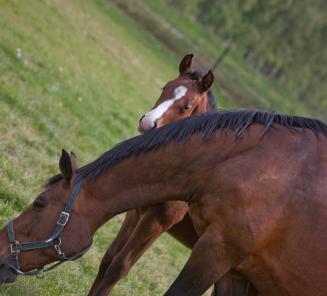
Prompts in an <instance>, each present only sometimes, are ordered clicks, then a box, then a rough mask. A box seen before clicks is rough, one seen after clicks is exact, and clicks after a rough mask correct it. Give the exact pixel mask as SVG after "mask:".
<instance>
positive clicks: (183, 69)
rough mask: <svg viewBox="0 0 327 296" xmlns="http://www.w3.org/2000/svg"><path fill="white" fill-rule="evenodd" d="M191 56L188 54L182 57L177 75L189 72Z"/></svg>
mask: <svg viewBox="0 0 327 296" xmlns="http://www.w3.org/2000/svg"><path fill="white" fill-rule="evenodd" d="M192 59H193V54H192V53H191V54H188V55H186V56H185V57H183V59H182V61H181V62H180V64H179V74H180V75H184V74H187V73H190V72H191V65H192Z"/></svg>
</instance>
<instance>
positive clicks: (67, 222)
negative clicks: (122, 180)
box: [0, 150, 93, 283]
mask: <svg viewBox="0 0 327 296" xmlns="http://www.w3.org/2000/svg"><path fill="white" fill-rule="evenodd" d="M59 167H60V171H61V174H59V175H56V176H54V177H52V178H51V179H50V181H49V182H48V184H47V185H45V186H44V190H43V192H42V193H40V194H39V195H38V196H37V197H36V199H35V200H34V201H33V203H32V204H31V205H30V206H29V207H28V208H27V209H26V210H25V211H24V212H23V213H21V214H20V215H19V216H18V217H17V218H15V219H14V220H12V221H11V222H9V223H8V225H7V226H6V227H5V228H3V229H2V230H1V231H0V283H1V282H14V281H15V279H16V275H17V274H21V272H23V273H25V272H28V271H31V270H33V269H37V268H41V267H43V266H44V265H46V264H48V263H51V262H54V261H57V260H60V261H61V260H62V261H64V260H67V259H68V260H72V259H75V255H76V257H78V256H80V255H82V254H83V253H84V252H83V250H84V249H85V250H86V248H85V247H86V246H89V245H90V243H91V242H92V235H93V233H92V231H91V230H90V229H91V226H90V225H89V224H88V223H87V221H88V219H85V217H86V216H87V214H88V210H87V207H85V206H84V207H82V206H81V203H83V200H84V204H85V202H86V201H85V198H86V197H87V192H86V191H85V190H84V189H83V187H81V188H80V187H79V188H76V184H78V185H80V184H81V183H79V182H77V181H78V180H77V177H76V173H75V172H76V170H77V162H76V157H75V156H74V154H73V153H71V155H69V153H68V152H66V151H65V150H63V151H62V155H61V158H60V161H59ZM74 191H75V193H74ZM73 195H75V196H77V195H78V199H77V200H76V202H73V203H72V205H73V208H72V209H71V211H70V210H69V209H68V210H67V207H66V208H65V206H66V205H67V204H69V202H68V201H69V200H72V199H71V197H72V196H73ZM65 210H67V212H69V213H63V211H65ZM68 218H69V219H68Z"/></svg>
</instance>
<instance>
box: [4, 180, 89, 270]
mask: <svg viewBox="0 0 327 296" xmlns="http://www.w3.org/2000/svg"><path fill="white" fill-rule="evenodd" d="M82 181H83V179H82V178H78V179H77V180H76V182H75V184H74V186H73V189H72V192H71V194H70V197H69V199H68V201H67V203H66V205H65V208H64V210H63V211H62V212H61V213H60V215H59V218H58V220H57V224H56V227H55V229H54V231H53V233H52V235H51V236H50V237H49V238H48V239H47V240H44V241H36V242H27V243H19V242H18V241H17V240H16V239H15V232H14V222H13V220H11V221H9V222H8V224H7V233H8V240H9V256H10V258H11V261H12V264H9V265H8V266H9V267H11V268H12V269H13V270H14V271H15V273H16V274H17V275H29V276H33V275H39V274H40V273H41V272H46V271H50V270H51V269H53V268H55V267H57V266H58V265H60V264H62V263H64V262H65V261H71V260H75V259H77V258H79V257H81V256H82V255H84V254H85V253H86V252H87V251H88V250H89V249H90V247H91V245H92V242H91V243H90V244H89V245H88V246H86V247H85V248H83V249H82V250H81V251H80V252H78V253H77V254H75V255H73V256H70V257H67V256H66V255H65V254H64V253H63V252H62V250H61V249H60V246H61V239H60V237H61V235H62V232H63V231H64V228H65V225H66V224H67V222H68V220H69V215H70V212H71V210H72V207H73V204H74V202H75V200H76V198H77V196H78V193H79V191H80V189H81V185H82ZM49 247H53V248H54V249H55V251H56V253H57V257H58V261H57V262H56V263H55V264H53V265H51V266H50V267H48V268H44V266H42V267H39V268H37V269H35V270H31V271H26V272H24V271H21V270H20V265H19V259H18V254H19V253H20V252H21V251H27V250H36V249H43V248H49Z"/></svg>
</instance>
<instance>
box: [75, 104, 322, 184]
mask: <svg viewBox="0 0 327 296" xmlns="http://www.w3.org/2000/svg"><path fill="white" fill-rule="evenodd" d="M252 124H260V125H262V126H263V129H262V135H264V134H265V133H266V132H267V131H268V130H269V129H270V128H272V127H275V126H277V125H280V126H284V127H286V128H287V129H290V130H298V131H300V130H302V129H309V130H311V131H313V132H314V133H315V134H319V133H320V134H323V135H325V136H327V125H326V124H325V123H323V122H321V121H319V120H316V119H311V118H305V117H299V116H288V115H281V114H275V113H270V112H266V111H262V110H253V109H245V110H237V111H220V112H214V113H207V114H204V115H200V116H191V117H189V118H187V119H184V120H180V121H176V122H174V123H171V124H168V125H165V126H163V127H160V128H157V129H153V130H151V131H149V132H147V133H146V134H144V135H140V136H136V137H134V138H131V139H128V140H126V141H124V142H122V143H120V144H118V145H117V146H115V147H114V148H113V149H111V150H109V151H108V152H106V153H104V154H103V155H102V156H100V157H99V158H98V159H96V160H95V161H93V162H91V163H89V164H87V165H85V166H84V167H81V168H80V169H79V170H78V175H79V176H80V177H82V178H91V179H92V178H95V177H96V176H98V175H99V174H101V173H102V172H104V171H105V170H107V169H109V168H110V167H112V166H113V165H115V164H117V163H118V162H120V161H122V160H124V159H127V158H129V157H132V156H137V155H140V154H142V153H146V152H149V151H153V150H157V149H160V148H163V147H165V146H166V145H167V144H169V143H170V142H172V141H176V142H181V141H186V140H188V139H189V138H190V137H191V136H192V135H193V134H195V133H201V134H202V136H203V138H204V139H205V140H209V139H210V138H211V136H212V135H213V134H214V133H215V131H216V130H217V129H219V128H227V129H230V130H232V131H234V133H235V137H236V138H240V137H242V136H244V134H245V133H246V132H247V130H248V128H249V127H250V126H251V125H252Z"/></svg>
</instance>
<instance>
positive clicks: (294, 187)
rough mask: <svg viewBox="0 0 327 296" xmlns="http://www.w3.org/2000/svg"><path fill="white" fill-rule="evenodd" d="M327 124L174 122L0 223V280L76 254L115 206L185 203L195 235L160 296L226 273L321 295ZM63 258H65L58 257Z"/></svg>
mask: <svg viewBox="0 0 327 296" xmlns="http://www.w3.org/2000/svg"><path fill="white" fill-rule="evenodd" d="M326 145H327V125H326V124H324V123H323V122H321V121H319V120H315V119H310V118H304V117H298V116H287V115H281V114H273V113H270V112H265V111H260V110H240V111H229V112H217V113H210V114H205V115H200V116H192V117H190V118H187V119H184V120H181V121H176V122H174V123H171V124H168V125H165V126H163V127H161V128H158V129H153V130H151V131H149V132H147V133H145V134H144V135H140V136H137V137H134V138H132V139H128V140H126V141H124V142H122V143H121V144H119V145H117V146H116V147H114V148H113V149H111V150H110V151H108V152H106V153H104V154H103V155H102V156H100V157H99V158H98V159H96V160H95V161H93V162H91V163H89V164H87V165H85V166H83V167H81V168H78V167H77V161H76V158H75V156H74V155H73V154H71V155H69V154H68V153H67V152H66V151H64V150H63V152H62V156H61V158H60V161H59V168H60V171H61V174H59V175H56V176H54V177H52V178H51V179H50V181H49V182H48V183H47V184H46V185H45V188H44V191H43V192H42V193H41V194H40V195H39V196H38V197H37V198H36V199H35V201H34V202H33V203H32V204H31V205H30V206H29V207H28V208H27V209H26V210H25V211H24V212H23V213H22V214H20V215H19V216H18V217H17V218H15V219H14V220H12V221H10V222H9V223H8V225H7V227H4V228H3V229H1V231H0V281H2V282H13V281H14V280H15V278H16V274H17V273H26V272H32V270H33V269H34V268H41V267H42V266H44V265H46V264H48V263H50V262H54V261H56V260H58V259H59V260H70V259H75V258H76V257H77V256H80V255H82V254H83V252H84V250H86V249H87V248H88V247H89V245H90V243H91V242H92V237H93V235H94V233H95V231H96V230H97V229H98V228H99V227H101V225H103V224H104V223H105V222H106V221H108V220H109V219H111V218H112V217H114V216H115V215H117V214H120V213H123V212H126V211H128V210H130V209H135V208H140V207H146V206H152V205H154V204H158V203H163V202H167V201H172V200H181V201H184V202H187V203H189V205H190V217H191V219H192V223H193V225H194V227H195V229H196V231H197V234H198V236H199V239H198V241H197V242H196V244H195V246H194V247H193V249H192V253H191V255H190V257H189V259H188V261H187V262H186V264H185V266H184V268H183V270H182V271H181V273H180V274H179V276H178V277H177V279H176V280H175V282H174V283H173V284H172V285H171V287H170V288H169V289H168V291H167V292H166V293H165V296H173V295H174V296H176V295H178V296H184V295H187V296H199V295H201V294H202V293H203V292H204V291H206V290H207V289H208V288H209V287H210V286H211V285H212V284H213V283H215V282H217V281H219V279H220V278H221V277H222V276H223V275H224V274H226V273H227V272H228V271H230V270H231V269H236V270H237V271H239V272H241V274H242V275H244V276H245V277H246V278H248V279H250V281H251V282H252V283H253V284H254V285H255V287H256V288H257V290H258V292H259V293H260V294H261V295H278V296H279V295H316V296H323V295H325V294H326V291H327V272H326V269H327V267H326V266H327V247H326V245H327V229H326V227H325V223H326V220H327V199H326V196H327V174H326V171H327V151H326ZM61 258H62V259H61Z"/></svg>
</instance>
